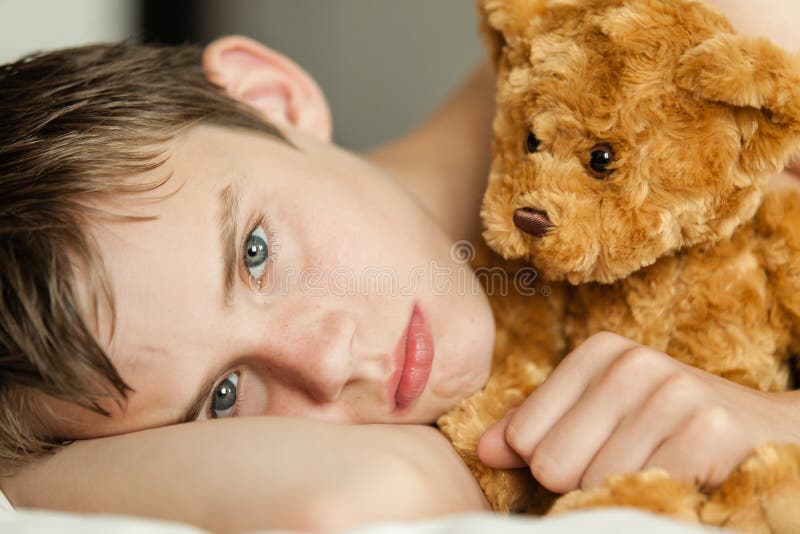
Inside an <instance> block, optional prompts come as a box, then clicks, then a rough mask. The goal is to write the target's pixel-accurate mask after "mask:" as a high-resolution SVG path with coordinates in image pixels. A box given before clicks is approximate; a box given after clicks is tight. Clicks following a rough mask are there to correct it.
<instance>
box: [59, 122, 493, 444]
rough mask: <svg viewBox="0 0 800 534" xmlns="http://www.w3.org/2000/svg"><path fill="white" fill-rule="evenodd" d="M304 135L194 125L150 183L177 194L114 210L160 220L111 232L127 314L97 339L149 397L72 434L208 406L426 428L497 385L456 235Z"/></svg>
mask: <svg viewBox="0 0 800 534" xmlns="http://www.w3.org/2000/svg"><path fill="white" fill-rule="evenodd" d="M291 138H292V141H293V142H294V143H296V144H297V145H298V147H299V150H295V149H293V148H291V147H289V146H286V145H284V144H281V143H280V142H277V141H275V140H272V139H269V138H268V137H266V136H264V135H260V134H257V133H254V132H249V131H245V130H232V129H226V128H220V127H211V126H200V127H196V128H194V129H192V130H190V131H189V132H187V133H186V134H184V135H181V136H180V137H178V138H177V139H176V140H175V142H174V143H173V144H172V145H171V149H170V158H169V160H168V161H167V162H166V163H165V165H164V166H162V167H161V168H159V169H158V170H157V171H155V173H154V174H151V175H148V176H147V177H146V178H148V179H153V178H154V177H157V176H163V173H165V172H171V173H172V177H171V178H170V179H169V180H168V181H167V182H166V184H165V185H164V186H162V187H160V188H159V189H157V190H155V191H153V192H152V193H145V194H141V195H138V196H133V197H131V199H129V201H126V202H125V203H124V204H120V205H117V206H112V210H114V211H123V212H127V213H135V214H137V215H157V216H158V218H157V219H155V220H151V221H136V222H113V223H112V222H103V223H101V224H98V225H97V227H96V229H95V232H94V233H95V235H96V237H97V240H98V243H99V246H100V249H101V254H102V256H103V259H104V261H105V263H106V266H107V269H108V273H109V276H110V282H111V286H112V291H113V293H114V296H115V305H116V310H117V316H116V326H115V333H114V337H113V340H112V341H111V343H110V344H109V343H108V329H107V327H105V331H102V332H101V334H100V338H101V343H102V344H103V346H104V348H106V349H107V351H108V352H109V354H110V357H111V359H112V361H113V363H114V364H115V366H116V367H117V369H118V370H119V372H120V374H121V376H122V377H123V379H124V380H126V381H127V382H128V384H129V385H130V386H131V387H132V388H133V389H134V390H135V392H134V393H132V394H130V396H129V401H128V404H127V407H126V408H125V409H124V410H120V409H116V408H114V409H112V412H113V417H112V418H110V419H109V418H104V417H102V416H98V415H94V414H92V415H90V414H89V413H88V412H86V411H83V410H81V412H80V420H81V421H82V423H81V424H80V425H78V427H79V429H78V430H77V436H76V437H89V436H97V435H105V434H116V433H121V432H129V431H133V430H136V429H142V428H147V427H154V426H162V425H166V424H170V423H174V422H178V421H182V420H183V419H184V416H185V415H186V413H187V412H190V411H191V410H190V407H191V406H193V404H195V401H199V404H196V407H197V408H199V413H198V414H197V417H198V418H200V419H203V418H208V417H225V416H231V415H239V416H251V415H266V414H269V415H292V416H301V417H312V418H318V419H325V420H333V421H348V422H430V421H433V420H434V419H435V418H436V417H437V416H438V415H439V414H441V413H442V412H443V411H445V410H446V409H447V408H449V407H450V406H452V405H453V404H454V403H456V402H457V401H458V400H460V399H462V398H463V397H465V396H466V395H468V394H470V393H472V392H474V391H476V390H477V389H479V388H480V387H481V386H482V385H483V384H484V382H485V380H486V379H487V376H488V373H489V367H490V362H491V353H492V345H493V340H494V322H493V319H492V316H491V311H490V308H489V306H488V303H487V301H486V298H485V296H484V295H483V293H481V292H478V291H476V290H475V285H474V282H473V280H472V278H471V276H472V272H471V271H470V270H469V269H468V266H467V265H465V264H464V263H459V262H458V261H457V258H455V257H453V254H451V245H452V242H451V241H450V239H449V238H448V236H446V235H445V234H444V232H443V231H442V230H441V229H440V227H439V226H438V225H437V223H436V222H435V220H434V219H433V218H432V217H431V216H430V215H429V214H428V213H427V212H425V211H424V210H423V209H422V208H421V207H420V206H419V205H418V204H417V203H416V202H415V201H414V200H413V199H412V198H411V197H410V196H409V195H408V194H407V193H405V191H404V190H402V189H401V188H400V187H399V186H398V185H397V184H395V183H394V182H392V181H391V179H389V178H388V177H387V176H385V175H383V174H382V173H381V172H379V171H378V170H376V169H375V168H373V167H371V166H370V165H368V164H366V163H365V162H363V161H361V160H359V159H357V158H355V157H353V156H352V155H350V154H348V153H346V152H344V151H342V150H340V149H338V148H336V147H335V146H332V145H329V144H327V143H323V142H319V141H317V140H315V139H313V138H311V137H306V136H302V135H300V134H293V135H292V136H291ZM178 186H180V189H179V190H178V191H177V192H176V193H174V194H173V195H171V196H169V197H167V198H164V199H160V200H153V201H151V202H147V201H146V199H147V198H155V197H157V196H159V195H163V194H165V193H167V192H170V191H174V190H175V189H177V188H178ZM232 200H233V202H232ZM228 212H230V213H231V214H232V217H233V218H232V220H226V221H225V222H222V219H224V218H225V214H226V213H228ZM232 230H235V233H231V231H232ZM223 236H224V237H223ZM227 264H230V268H231V272H232V285H231V287H230V295H229V297H228V298H227V299H226V298H225V290H224V287H225V285H226V284H225V279H226V269H227V268H228V267H227ZM415 309H416V310H418V313H413V312H414V310H415ZM106 319H107V317H106ZM101 323H107V321H101ZM409 325H410V326H409ZM101 328H102V327H101ZM406 341H407V342H406ZM407 349H408V350H407ZM431 353H432V356H433V358H432V361H430V356H431ZM407 355H408V358H407ZM407 359H408V365H407V368H406V371H405V372H402V371H403V366H404V362H405V361H406V360H407ZM427 368H430V374H429V375H427V372H426V369H427ZM426 376H427V378H426ZM398 403H399V404H398ZM69 428H71V429H72V430H73V432H75V429H76V426H75V425H74V424H70V425H69Z"/></svg>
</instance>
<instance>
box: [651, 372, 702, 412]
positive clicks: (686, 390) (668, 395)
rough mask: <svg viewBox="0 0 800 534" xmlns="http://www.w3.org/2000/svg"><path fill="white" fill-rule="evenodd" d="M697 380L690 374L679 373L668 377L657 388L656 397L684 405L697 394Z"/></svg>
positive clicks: (665, 401) (670, 402) (669, 402)
mask: <svg viewBox="0 0 800 534" xmlns="http://www.w3.org/2000/svg"><path fill="white" fill-rule="evenodd" d="M696 382H697V381H696V380H695V379H694V378H693V377H691V376H688V375H685V374H677V375H672V376H670V377H669V378H667V379H666V380H665V381H664V382H663V383H662V384H661V385H660V386H659V387H658V389H657V390H656V392H655V394H654V397H655V398H657V399H658V400H659V401H660V402H663V403H666V404H670V405H683V404H685V403H686V402H688V401H691V400H692V399H694V398H696V396H697V383H696Z"/></svg>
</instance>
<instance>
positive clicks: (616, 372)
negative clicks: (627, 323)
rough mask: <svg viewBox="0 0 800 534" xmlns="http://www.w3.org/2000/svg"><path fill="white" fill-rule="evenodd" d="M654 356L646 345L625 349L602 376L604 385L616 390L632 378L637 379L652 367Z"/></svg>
mask: <svg viewBox="0 0 800 534" xmlns="http://www.w3.org/2000/svg"><path fill="white" fill-rule="evenodd" d="M656 358H657V355H655V354H654V351H653V350H652V349H648V348H647V347H635V348H632V349H629V350H626V351H625V352H623V353H622V355H621V356H620V357H619V358H617V359H616V360H615V361H614V363H612V364H611V366H610V367H609V368H608V370H607V371H606V373H605V375H604V376H603V379H602V380H603V383H604V385H605V387H607V388H610V389H612V390H616V389H618V388H621V387H625V386H627V385H629V384H630V383H631V381H632V380H638V379H639V378H641V376H642V375H643V374H646V373H648V372H650V371H651V370H652V369H653V367H654V365H655V364H654V362H655V360H656Z"/></svg>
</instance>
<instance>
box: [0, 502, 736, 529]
mask: <svg viewBox="0 0 800 534" xmlns="http://www.w3.org/2000/svg"><path fill="white" fill-rule="evenodd" d="M0 532H2V533H6V532H8V533H14V534H34V533H36V534H39V533H43V532H48V533H49V532H58V533H62V534H108V533H119V534H202V533H204V532H205V531H202V530H199V529H196V528H193V527H190V526H186V525H181V524H177V523H169V522H164V521H151V520H144V519H138V518H132V517H124V516H97V515H95V516H89V515H79V514H67V513H62V512H48V511H40V510H17V511H16V512H15V513H8V512H0ZM287 532H288V531H278V530H264V531H259V534H286V533H287ZM346 532H347V534H484V533H486V534H494V533H498V532H502V533H504V534H564V533H582V532H586V533H591V534H642V533H647V534H708V533H712V532H717V533H719V532H722V531H721V530H718V529H712V528H704V527H700V526H697V525H691V524H688V523H682V522H677V521H672V520H669V519H666V518H663V517H658V516H655V515H652V514H647V513H643V512H640V511H636V510H627V509H620V508H616V509H605V510H587V511H580V512H573V513H570V514H565V515H562V516H557V517H550V518H544V519H541V518H535V517H522V516H500V515H493V514H490V513H480V514H469V515H458V516H451V517H443V518H438V519H433V520H426V521H416V522H406V523H380V524H374V525H366V526H362V527H358V528H354V529H350V530H348V531H346Z"/></svg>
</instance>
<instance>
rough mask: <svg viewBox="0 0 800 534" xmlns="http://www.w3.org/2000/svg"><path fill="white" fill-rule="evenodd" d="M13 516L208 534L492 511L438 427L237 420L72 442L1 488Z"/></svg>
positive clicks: (319, 527) (344, 525) (329, 527)
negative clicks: (71, 515)
mask: <svg viewBox="0 0 800 534" xmlns="http://www.w3.org/2000/svg"><path fill="white" fill-rule="evenodd" d="M0 486H2V488H3V490H4V491H5V492H6V493H7V495H8V496H9V498H10V500H11V501H12V503H13V504H14V505H15V506H22V507H35V508H50V509H59V510H68V511H74V512H84V513H119V514H131V515H138V516H146V517H157V518H162V519H170V520H176V521H182V522H187V523H191V524H194V525H197V526H200V527H203V528H206V529H209V530H212V531H214V532H238V531H243V530H253V529H265V528H285V529H297V530H312V531H315V530H334V529H341V528H347V527H351V526H354V525H357V524H361V523H366V522H369V521H376V520H403V519H415V518H421V517H428V516H434V515H441V514H448V513H457V512H463V511H469V510H477V509H485V508H486V507H487V505H486V502H485V499H484V497H483V494H482V493H481V491H480V489H479V488H478V486H477V484H476V483H475V482H474V480H473V479H472V476H471V475H470V474H469V472H468V470H467V468H466V467H465V466H464V465H463V463H462V462H461V460H460V459H459V458H458V456H457V454H456V453H455V451H454V450H453V449H452V448H451V447H450V445H449V443H448V442H447V441H446V440H445V439H444V438H443V437H442V436H441V435H440V434H439V433H438V432H437V431H436V430H435V429H433V428H431V427H424V426H410V425H338V424H332V423H323V422H318V421H311V420H299V419H288V418H267V417H257V418H256V417H253V418H232V419H225V420H216V421H204V422H197V423H190V424H185V425H178V426H169V427H161V428H156V429H152V430H145V431H142V432H136V433H130V434H124V435H119V436H113V437H109V438H101V439H95V440H87V441H78V442H75V443H73V444H71V445H69V446H67V447H66V448H64V449H63V450H62V451H60V452H58V453H56V454H55V455H54V456H52V457H46V458H44V459H42V460H40V461H37V462H35V463H33V464H31V465H29V466H26V467H25V468H23V469H22V470H21V471H20V472H19V473H18V475H17V476H15V477H12V478H5V479H3V480H2V483H0Z"/></svg>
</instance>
